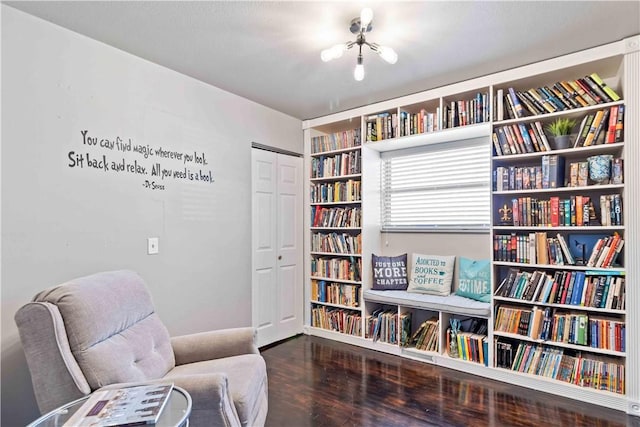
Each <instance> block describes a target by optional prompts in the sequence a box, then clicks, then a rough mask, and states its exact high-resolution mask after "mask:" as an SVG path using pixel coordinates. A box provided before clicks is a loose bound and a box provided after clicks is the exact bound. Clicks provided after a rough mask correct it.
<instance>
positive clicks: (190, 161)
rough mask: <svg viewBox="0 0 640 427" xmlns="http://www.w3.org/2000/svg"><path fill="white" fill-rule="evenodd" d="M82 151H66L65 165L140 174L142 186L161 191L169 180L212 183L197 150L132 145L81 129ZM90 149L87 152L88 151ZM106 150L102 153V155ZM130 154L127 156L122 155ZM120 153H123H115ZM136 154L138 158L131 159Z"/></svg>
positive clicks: (121, 139) (204, 162)
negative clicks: (66, 161) (66, 163)
mask: <svg viewBox="0 0 640 427" xmlns="http://www.w3.org/2000/svg"><path fill="white" fill-rule="evenodd" d="M80 135H81V138H82V146H83V148H84V149H85V150H83V151H82V152H80V151H69V153H68V154H67V157H68V159H69V163H68V165H67V166H68V167H70V168H80V169H99V170H102V171H104V172H115V173H125V174H135V175H140V176H141V177H143V178H144V179H143V182H142V186H143V187H144V188H146V189H149V190H164V189H165V187H166V182H165V181H169V180H185V181H191V182H199V183H203V184H213V183H214V182H215V179H214V178H213V172H212V171H211V169H210V167H209V168H207V166H208V165H209V161H208V160H207V156H206V154H205V153H204V152H201V151H194V150H189V151H184V150H181V151H176V150H172V149H168V148H166V147H162V146H157V147H154V146H151V145H149V144H136V143H135V142H134V141H133V140H132V139H131V138H127V139H126V140H125V139H123V138H121V137H120V136H116V137H115V138H114V139H109V138H101V137H98V136H94V135H92V134H90V133H89V131H88V130H81V131H80ZM90 151H91V152H90ZM105 151H106V154H105ZM128 153H131V154H130V155H126V154H128ZM118 154H123V156H122V157H121V156H118ZM133 155H135V156H139V158H138V159H136V158H132V157H133Z"/></svg>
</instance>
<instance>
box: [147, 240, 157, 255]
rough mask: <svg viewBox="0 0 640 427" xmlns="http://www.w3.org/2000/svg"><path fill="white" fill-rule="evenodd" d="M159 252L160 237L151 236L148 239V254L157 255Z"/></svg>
mask: <svg viewBox="0 0 640 427" xmlns="http://www.w3.org/2000/svg"><path fill="white" fill-rule="evenodd" d="M157 253H158V238H157V237H149V238H148V239H147V254H149V255H155V254H157Z"/></svg>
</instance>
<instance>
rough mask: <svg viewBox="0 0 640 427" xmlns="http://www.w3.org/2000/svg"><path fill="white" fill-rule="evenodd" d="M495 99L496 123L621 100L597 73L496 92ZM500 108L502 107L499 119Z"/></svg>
mask: <svg viewBox="0 0 640 427" xmlns="http://www.w3.org/2000/svg"><path fill="white" fill-rule="evenodd" d="M496 97H497V101H498V103H499V104H498V117H497V120H503V119H504V118H505V116H506V118H509V119H515V118H521V117H525V116H528V115H533V116H535V115H539V114H547V113H555V112H558V111H565V110H572V109H575V108H581V107H588V106H592V105H598V104H604V103H607V102H615V101H619V100H620V96H619V95H618V94H617V93H616V92H615V90H613V89H612V88H611V87H609V86H607V85H606V83H605V82H604V81H603V80H602V79H601V78H600V76H599V75H598V74H597V73H592V74H590V75H586V76H584V77H583V78H577V79H575V80H566V81H559V82H556V83H553V84H550V85H547V86H541V87H537V88H531V89H528V90H522V91H520V90H516V89H514V88H512V87H509V88H508V89H506V92H505V91H504V90H503V89H499V90H498V91H497V94H496ZM503 97H504V98H503ZM503 99H504V102H501V101H502V100H503ZM501 103H503V104H504V105H500V104H501ZM500 107H503V108H502V115H500V111H501V109H500Z"/></svg>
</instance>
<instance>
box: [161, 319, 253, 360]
mask: <svg viewBox="0 0 640 427" xmlns="http://www.w3.org/2000/svg"><path fill="white" fill-rule="evenodd" d="M255 338H256V330H255V328H252V327H245V328H231V329H221V330H218V331H208V332H200V333H197V334H189V335H181V336H177V337H172V338H171V345H172V346H173V353H174V354H175V358H176V365H184V364H186V363H194V362H202V361H204V360H212V359H220V358H223V357H230V356H238V355H241V354H250V353H254V354H260V352H259V351H258V347H256V341H255Z"/></svg>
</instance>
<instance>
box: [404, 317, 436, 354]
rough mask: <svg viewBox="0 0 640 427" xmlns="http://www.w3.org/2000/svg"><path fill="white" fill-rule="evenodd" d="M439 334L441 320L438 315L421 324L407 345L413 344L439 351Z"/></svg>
mask: <svg viewBox="0 0 640 427" xmlns="http://www.w3.org/2000/svg"><path fill="white" fill-rule="evenodd" d="M439 336H440V321H439V320H438V318H437V317H432V318H431V319H428V320H425V321H424V322H422V323H421V324H420V327H418V329H416V331H415V332H414V333H413V334H412V335H411V337H410V339H409V340H408V342H407V343H406V346H412V347H415V348H416V349H417V350H422V351H438V343H439V341H440V340H439Z"/></svg>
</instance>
